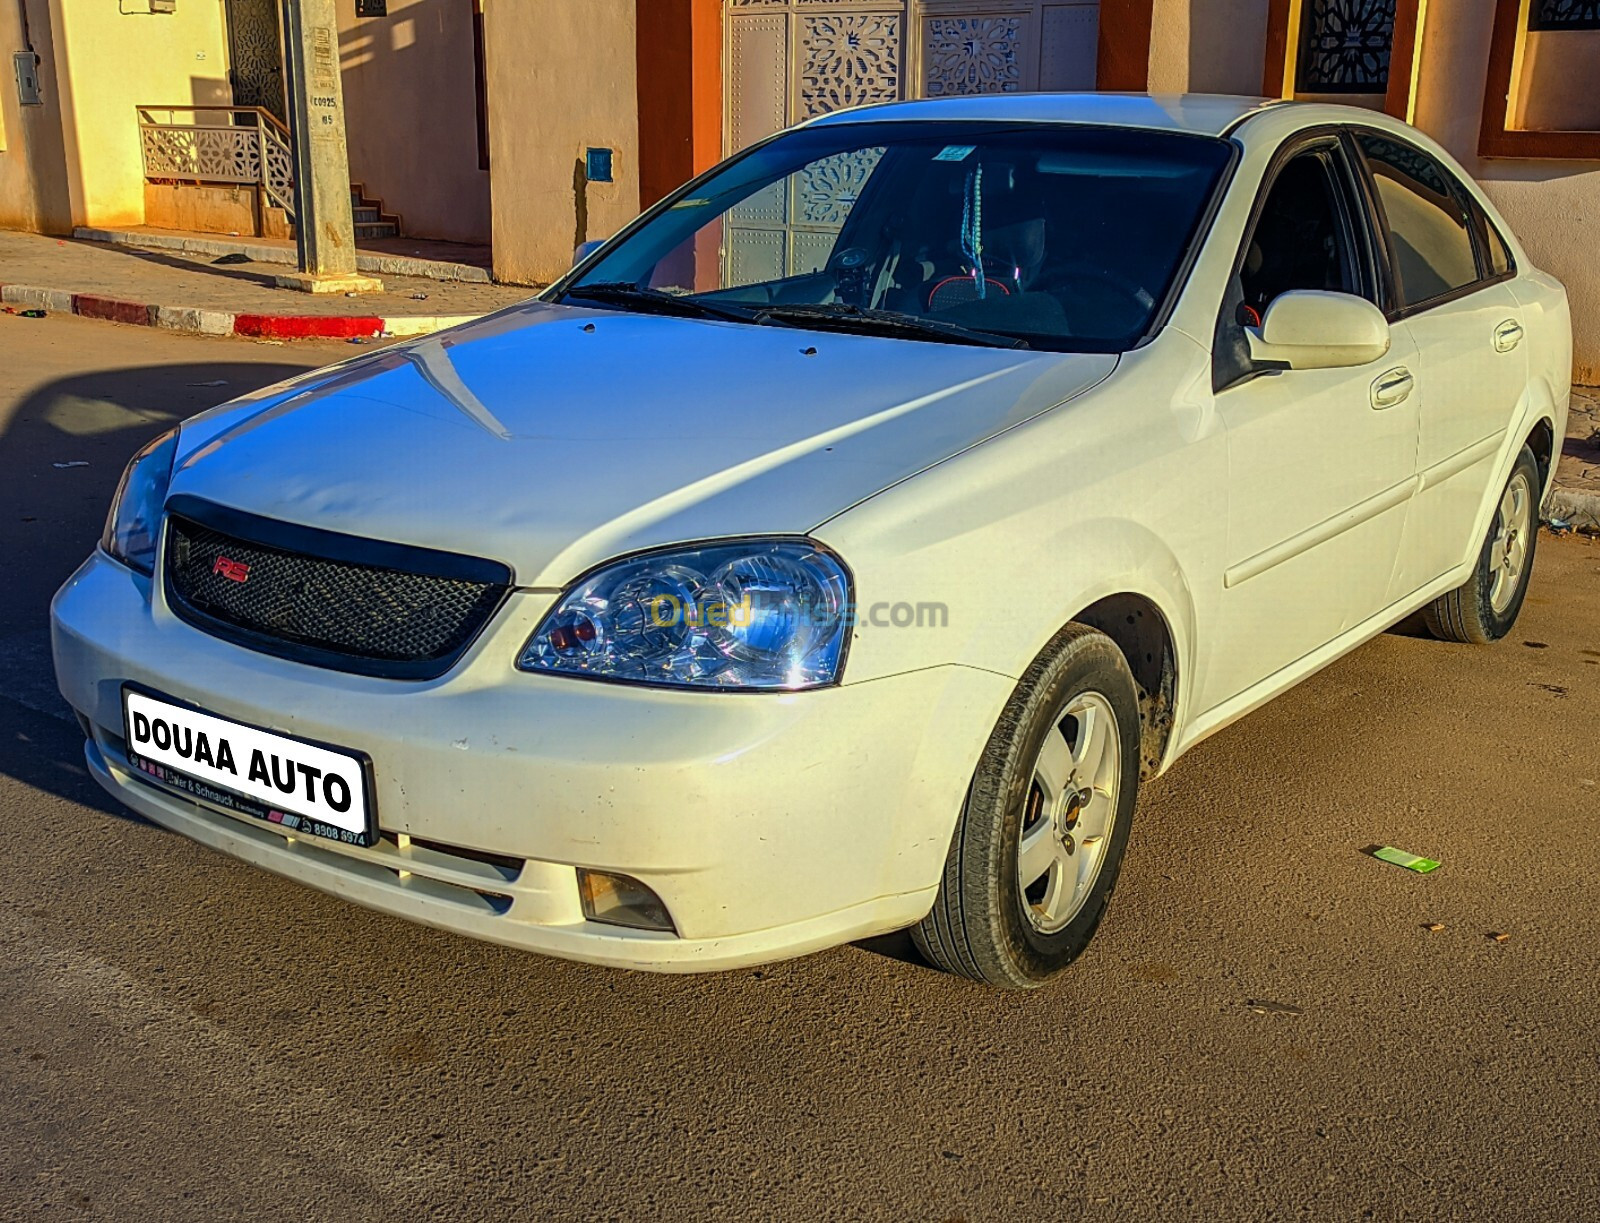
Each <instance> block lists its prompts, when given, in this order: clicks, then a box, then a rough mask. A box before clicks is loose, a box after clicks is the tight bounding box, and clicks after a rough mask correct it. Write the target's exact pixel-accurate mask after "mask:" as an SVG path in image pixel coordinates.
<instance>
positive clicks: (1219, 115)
mask: <svg viewBox="0 0 1600 1223" xmlns="http://www.w3.org/2000/svg"><path fill="white" fill-rule="evenodd" d="M1295 105H1296V104H1295V103H1293V102H1285V101H1282V100H1281V99H1274V98H1249V97H1240V96H1236V95H1233V94H1222V93H1173V94H1147V93H988V94H971V95H966V96H963V97H957V98H923V99H919V100H917V101H913V102H887V103H884V104H881V105H878V106H863V107H856V108H853V109H850V110H842V111H834V112H832V113H831V114H827V115H822V116H820V117H818V118H816V119H813V120H811V121H810V122H809V123H807V124H806V125H805V126H807V127H812V126H818V127H820V126H832V125H835V124H841V123H852V122H856V123H859V122H861V121H863V120H869V119H870V120H872V121H874V122H877V121H880V120H883V121H887V120H905V119H918V120H940V119H943V120H968V121H985V120H987V121H1000V122H1014V123H1091V124H1098V125H1103V126H1106V127H1142V128H1149V129H1153V130H1156V131H1168V132H1192V133H1195V134H1198V135H1203V136H1223V135H1226V134H1227V133H1228V132H1230V131H1232V130H1233V128H1234V127H1236V126H1237V125H1238V124H1239V123H1240V122H1241V121H1242V120H1244V119H1247V118H1249V117H1250V116H1251V115H1253V114H1256V113H1257V112H1259V111H1262V110H1265V109H1267V108H1268V107H1280V106H1281V107H1290V106H1295Z"/></svg>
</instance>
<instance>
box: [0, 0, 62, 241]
mask: <svg viewBox="0 0 1600 1223" xmlns="http://www.w3.org/2000/svg"><path fill="white" fill-rule="evenodd" d="M29 10H30V12H29V17H30V21H29V32H30V34H31V36H32V38H33V49H34V51H35V53H36V54H37V55H38V56H39V58H40V59H41V60H42V61H43V62H42V63H41V64H40V66H39V77H40V88H41V92H42V95H43V98H44V105H43V106H22V105H21V104H20V103H19V102H18V99H17V90H16V86H15V78H14V77H13V76H12V70H11V62H10V58H9V56H8V57H7V59H6V62H5V64H4V65H3V66H0V68H3V72H4V76H3V77H0V228H4V229H31V230H37V231H39V232H42V233H58V234H60V233H69V232H71V230H72V198H73V193H74V191H75V190H76V189H77V186H76V184H77V167H75V166H69V165H68V164H67V158H66V151H65V147H64V146H63V143H62V130H61V95H60V91H59V90H58V89H57V88H56V81H55V39H54V37H53V34H54V30H53V26H52V24H51V20H50V9H49V6H48V5H47V4H45V3H43V2H42V0H30V3H29ZM0 47H3V49H4V50H5V51H8V52H10V51H21V50H24V49H25V43H24V40H23V33H22V18H21V10H20V9H19V8H18V6H17V5H15V4H8V5H4V6H0Z"/></svg>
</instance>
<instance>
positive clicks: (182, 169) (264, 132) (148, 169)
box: [134, 106, 295, 221]
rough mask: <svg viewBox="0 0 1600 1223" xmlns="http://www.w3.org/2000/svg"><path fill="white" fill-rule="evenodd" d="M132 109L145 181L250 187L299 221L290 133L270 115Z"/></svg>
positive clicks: (223, 109)
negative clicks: (295, 214) (295, 206)
mask: <svg viewBox="0 0 1600 1223" xmlns="http://www.w3.org/2000/svg"><path fill="white" fill-rule="evenodd" d="M134 109H135V111H136V113H137V115H138V119H139V150H140V154H141V156H142V157H143V159H144V176H145V179H146V180H147V181H149V182H186V183H232V184H249V185H251V186H254V187H256V188H257V189H258V190H259V191H260V192H261V193H262V194H263V195H264V196H265V198H266V199H267V200H268V201H269V202H271V203H272V204H274V205H276V206H277V207H279V208H281V209H283V210H284V212H285V213H287V214H288V216H289V219H290V220H291V221H293V220H294V219H295V218H294V155H293V152H292V151H291V149H290V145H289V129H288V128H287V127H285V126H284V124H283V123H282V121H281V120H279V119H278V117H277V116H276V115H274V114H273V113H272V112H271V111H268V110H264V109H262V108H261V107H259V106H138V107H135V108H134ZM179 116H188V118H187V120H183V119H180V118H179Z"/></svg>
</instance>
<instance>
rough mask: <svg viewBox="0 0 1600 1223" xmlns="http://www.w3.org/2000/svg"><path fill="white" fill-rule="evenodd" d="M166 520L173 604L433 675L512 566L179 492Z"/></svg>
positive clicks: (326, 662)
mask: <svg viewBox="0 0 1600 1223" xmlns="http://www.w3.org/2000/svg"><path fill="white" fill-rule="evenodd" d="M184 511H187V512H184ZM167 521H168V534H167V550H166V578H167V593H168V601H169V603H170V604H171V606H172V608H173V611H174V612H176V613H177V614H178V615H179V616H180V617H182V618H183V619H185V620H187V621H189V622H190V623H192V624H195V625H196V626H197V627H200V628H203V629H205V630H206V631H208V632H212V633H214V634H216V635H218V636H221V637H226V638H229V639H231V640H234V641H236V642H238V643H239V644H243V645H247V646H249V647H251V648H253V649H258V650H262V651H264V652H267V653H271V654H277V655H279V656H282V657H288V658H293V659H296V660H297V661H301V662H307V663H311V664H313V665H316V666H324V667H332V668H336V669H338V670H344V671H355V672H358V673H360V674H366V675H384V676H391V677H394V678H418V679H420V678H431V677H433V676H437V675H442V674H443V673H444V672H445V671H446V670H448V669H449V668H450V666H451V664H453V663H454V662H455V661H456V659H458V658H459V657H460V656H461V654H462V653H463V652H465V650H466V648H467V646H468V645H470V644H471V643H472V640H473V638H474V637H476V636H477V635H478V633H479V631H480V630H481V629H482V628H483V626H484V625H485V624H486V623H487V622H488V620H489V617H490V616H492V615H493V614H494V610H495V608H496V607H498V606H499V604H500V601H501V600H502V599H503V598H504V597H505V594H506V591H507V590H508V589H509V587H510V581H511V574H510V571H509V570H508V569H506V567H505V566H503V565H497V564H495V563H494V562H492V561H481V560H477V559H476V558H472V557H463V556H457V555H455V554H453V553H445V552H435V551H433V550H431V549H422V548H409V547H405V546H402V545H396V544H388V543H380V542H378V541H373V540H362V539H358V538H355V537H353V536H348V535H336V534H333V533H331V532H326V531H318V530H313V529H311V528H307V527H300V526H294V525H292V524H288V523H280V522H275V521H273V520H270V519H261V518H256V517H255V516H254V515H247V514H243V513H241V512H239V511H236V510H228V509H226V508H224V507H221V506H213V505H211V504H209V503H206V502H201V501H198V500H197V499H194V498H189V497H184V498H174V499H173V503H172V504H171V505H169V507H168V519H167Z"/></svg>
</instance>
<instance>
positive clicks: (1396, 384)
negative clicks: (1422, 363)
mask: <svg viewBox="0 0 1600 1223" xmlns="http://www.w3.org/2000/svg"><path fill="white" fill-rule="evenodd" d="M1415 385H1416V379H1414V378H1413V377H1412V376H1411V371H1410V370H1408V369H1407V368H1406V367H1405V366H1403V365H1398V366H1396V367H1395V368H1394V369H1391V370H1389V371H1388V372H1387V373H1382V374H1379V375H1378V376H1377V378H1375V379H1374V380H1373V383H1372V406H1373V407H1375V408H1379V409H1383V408H1392V407H1394V405H1395V404H1397V403H1403V402H1404V401H1405V399H1406V397H1407V396H1409V395H1410V394H1411V388H1412V387H1413V386H1415Z"/></svg>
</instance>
